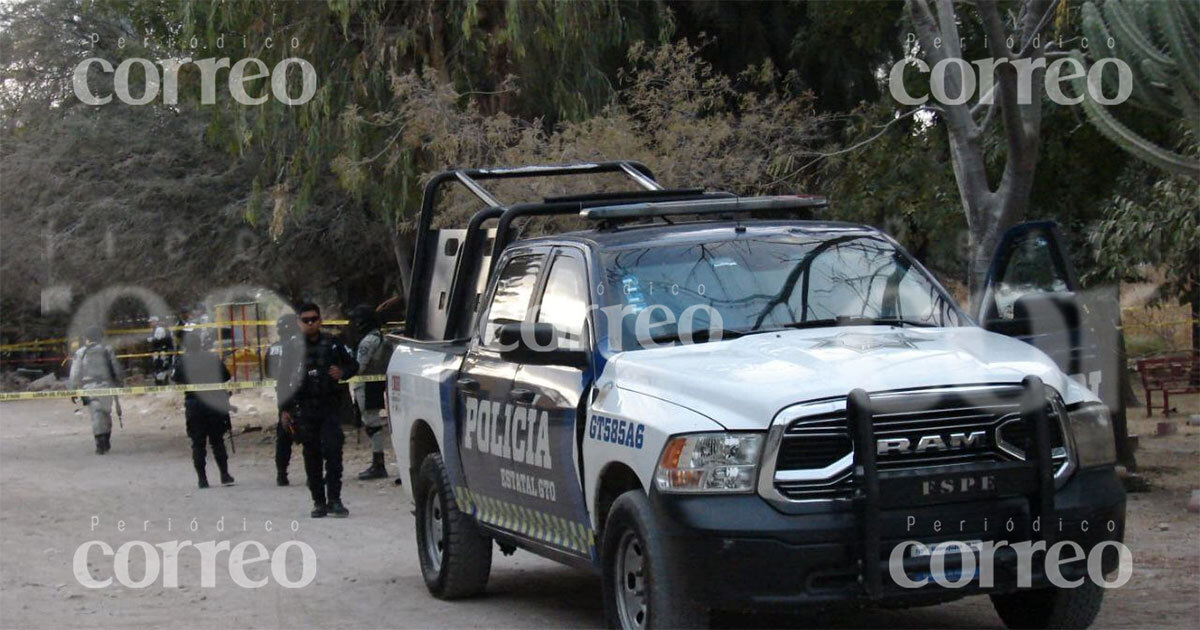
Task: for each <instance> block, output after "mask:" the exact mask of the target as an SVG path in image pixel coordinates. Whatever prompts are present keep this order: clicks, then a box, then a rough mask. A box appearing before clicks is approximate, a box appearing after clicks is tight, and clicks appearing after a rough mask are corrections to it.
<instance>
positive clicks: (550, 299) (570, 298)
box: [537, 256, 587, 350]
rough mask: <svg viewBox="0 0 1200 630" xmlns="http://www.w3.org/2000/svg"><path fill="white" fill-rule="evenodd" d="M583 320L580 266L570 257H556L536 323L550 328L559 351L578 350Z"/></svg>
mask: <svg viewBox="0 0 1200 630" xmlns="http://www.w3.org/2000/svg"><path fill="white" fill-rule="evenodd" d="M586 318H587V273H586V272H585V271H584V268H583V262H582V261H580V260H579V259H578V258H575V257H572V256H557V257H555V259H554V263H553V264H552V265H551V267H550V277H549V279H547V280H546V290H545V292H544V293H543V294H542V306H541V309H540V310H539V312H538V318H537V321H539V322H543V323H547V324H554V328H555V330H557V331H558V347H559V348H562V349H564V350H582V349H585V345H584V341H583V329H584V321H585V319H586Z"/></svg>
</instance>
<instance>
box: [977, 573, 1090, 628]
mask: <svg viewBox="0 0 1200 630" xmlns="http://www.w3.org/2000/svg"><path fill="white" fill-rule="evenodd" d="M1103 599H1104V589H1103V588H1101V587H1100V586H1099V585H1098V584H1096V583H1094V582H1092V581H1091V580H1088V579H1085V580H1084V581H1083V584H1080V585H1079V586H1077V587H1075V588H1058V587H1050V588H1040V589H1035V590H1028V591H1017V592H1016V593H1007V594H1004V595H992V606H994V607H995V608H996V613H997V614H998V615H1000V619H1001V620H1002V621H1004V625H1005V626H1008V627H1009V628H1014V629H1018V628H1019V629H1025V628H1086V627H1088V626H1090V625H1092V622H1093V621H1095V620H1096V615H1098V614H1099V613H1100V603H1101V601H1103Z"/></svg>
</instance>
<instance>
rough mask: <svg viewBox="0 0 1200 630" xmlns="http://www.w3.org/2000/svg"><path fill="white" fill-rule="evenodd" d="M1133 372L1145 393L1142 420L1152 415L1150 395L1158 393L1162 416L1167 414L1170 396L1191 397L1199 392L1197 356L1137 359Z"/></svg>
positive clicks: (1169, 411) (1185, 355) (1169, 409)
mask: <svg viewBox="0 0 1200 630" xmlns="http://www.w3.org/2000/svg"><path fill="white" fill-rule="evenodd" d="M1137 371H1138V373H1139V374H1141V375H1142V388H1143V389H1145V390H1146V417H1147V418H1149V417H1150V416H1151V415H1152V414H1153V412H1154V403H1153V402H1152V401H1151V398H1150V392H1155V391H1161V392H1162V400H1163V404H1162V412H1163V416H1169V415H1170V413H1171V401H1170V398H1169V396H1170V395H1171V394H1193V393H1197V392H1200V384H1198V382H1197V381H1198V378H1200V355H1198V354H1196V353H1194V352H1193V353H1190V354H1184V355H1179V356H1171V357H1158V358H1155V359H1141V360H1139V361H1138V362H1137Z"/></svg>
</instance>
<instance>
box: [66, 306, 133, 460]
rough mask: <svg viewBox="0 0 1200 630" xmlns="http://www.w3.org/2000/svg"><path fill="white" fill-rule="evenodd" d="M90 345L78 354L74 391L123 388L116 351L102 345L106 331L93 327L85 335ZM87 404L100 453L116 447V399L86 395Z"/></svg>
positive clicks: (74, 365) (73, 368)
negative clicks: (114, 424)
mask: <svg viewBox="0 0 1200 630" xmlns="http://www.w3.org/2000/svg"><path fill="white" fill-rule="evenodd" d="M84 336H85V338H86V339H87V343H86V344H84V346H83V347H82V348H80V349H79V350H76V351H75V357H74V359H73V360H72V361H71V389H80V388H82V389H104V388H108V387H120V386H121V379H122V374H121V366H120V365H119V364H118V363H117V356H116V354H114V353H113V350H112V348H110V347H108V346H106V345H104V344H102V343H100V340H101V339H103V338H104V331H102V330H100V327H99V326H92V327H90V328H88V329H87V331H86V332H85V333H84ZM82 398H83V404H84V405H85V406H86V407H87V408H88V410H89V411H90V412H91V415H92V435H93V436H95V438H96V454H97V455H103V454H105V453H107V452H108V451H109V449H111V448H112V441H111V440H110V437H111V436H112V408H113V400H114V398H115V396H83V397H82Z"/></svg>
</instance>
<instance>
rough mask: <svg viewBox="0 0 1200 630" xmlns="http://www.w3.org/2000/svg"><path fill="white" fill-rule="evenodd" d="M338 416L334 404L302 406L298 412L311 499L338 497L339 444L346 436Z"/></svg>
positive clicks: (319, 501)
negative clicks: (311, 406) (316, 406)
mask: <svg viewBox="0 0 1200 630" xmlns="http://www.w3.org/2000/svg"><path fill="white" fill-rule="evenodd" d="M339 419H340V415H339V413H338V408H337V406H335V405H328V406H322V407H319V408H303V409H301V412H300V420H299V421H300V423H301V425H300V428H301V442H302V444H303V445H304V472H305V474H306V475H308V491H309V492H311V493H312V498H313V503H325V502H326V500H327V499H328V500H329V501H340V500H341V498H342V445H343V444H344V443H345V441H346V436H345V434H343V433H342V425H341V423H340V422H339ZM322 473H323V474H322Z"/></svg>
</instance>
